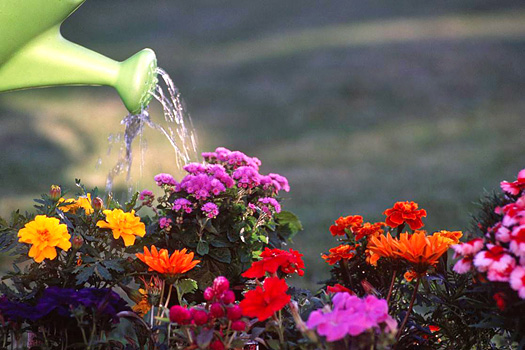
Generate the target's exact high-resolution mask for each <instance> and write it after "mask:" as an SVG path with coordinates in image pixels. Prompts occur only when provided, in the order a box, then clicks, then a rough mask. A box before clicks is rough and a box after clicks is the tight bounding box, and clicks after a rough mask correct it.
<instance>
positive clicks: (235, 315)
mask: <svg viewBox="0 0 525 350" xmlns="http://www.w3.org/2000/svg"><path fill="white" fill-rule="evenodd" d="M226 313H227V315H228V320H230V321H237V320H238V319H239V318H241V317H242V309H241V307H240V306H239V305H233V306H232V307H229V308H228V309H226Z"/></svg>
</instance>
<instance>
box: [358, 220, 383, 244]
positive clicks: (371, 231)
mask: <svg viewBox="0 0 525 350" xmlns="http://www.w3.org/2000/svg"><path fill="white" fill-rule="evenodd" d="M385 225H386V224H385V223H384V222H376V223H375V224H371V223H369V222H365V223H364V224H363V226H360V227H357V228H356V229H354V231H353V232H354V234H355V240H356V241H359V240H360V239H361V238H363V237H365V236H367V237H368V236H379V235H380V234H383V232H384V231H383V229H382V228H381V227H383V226H385Z"/></svg>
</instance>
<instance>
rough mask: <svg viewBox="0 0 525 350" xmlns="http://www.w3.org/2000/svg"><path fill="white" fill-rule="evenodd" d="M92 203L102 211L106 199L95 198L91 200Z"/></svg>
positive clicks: (96, 209)
mask: <svg viewBox="0 0 525 350" xmlns="http://www.w3.org/2000/svg"><path fill="white" fill-rule="evenodd" d="M91 205H92V206H93V209H94V210H95V211H100V210H102V209H104V201H103V200H102V198H100V197H95V198H93V200H92V201H91Z"/></svg>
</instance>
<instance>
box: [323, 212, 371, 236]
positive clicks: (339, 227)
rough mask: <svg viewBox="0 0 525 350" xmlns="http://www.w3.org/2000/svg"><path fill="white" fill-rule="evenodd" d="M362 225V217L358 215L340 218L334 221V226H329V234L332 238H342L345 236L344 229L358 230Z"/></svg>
mask: <svg viewBox="0 0 525 350" xmlns="http://www.w3.org/2000/svg"><path fill="white" fill-rule="evenodd" d="M362 223H363V217H362V216H360V215H350V216H346V217H342V216H341V217H340V218H339V219H337V220H335V225H332V226H330V232H331V233H332V236H344V235H345V234H346V231H345V229H349V230H352V229H355V228H358V227H360V226H361V224H362Z"/></svg>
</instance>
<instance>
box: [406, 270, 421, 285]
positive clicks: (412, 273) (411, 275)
mask: <svg viewBox="0 0 525 350" xmlns="http://www.w3.org/2000/svg"><path fill="white" fill-rule="evenodd" d="M418 276H419V275H418V274H417V273H416V272H415V271H414V270H408V271H407V272H405V274H404V275H403V277H405V279H406V280H407V281H408V282H411V281H412V280H413V279H414V278H416V277H418Z"/></svg>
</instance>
